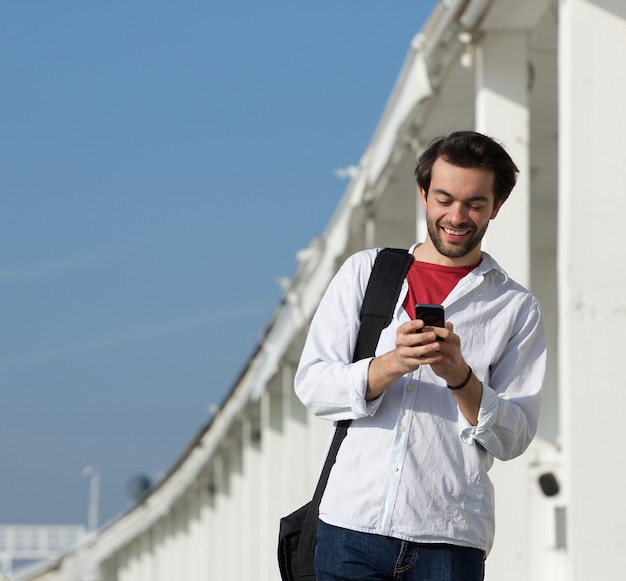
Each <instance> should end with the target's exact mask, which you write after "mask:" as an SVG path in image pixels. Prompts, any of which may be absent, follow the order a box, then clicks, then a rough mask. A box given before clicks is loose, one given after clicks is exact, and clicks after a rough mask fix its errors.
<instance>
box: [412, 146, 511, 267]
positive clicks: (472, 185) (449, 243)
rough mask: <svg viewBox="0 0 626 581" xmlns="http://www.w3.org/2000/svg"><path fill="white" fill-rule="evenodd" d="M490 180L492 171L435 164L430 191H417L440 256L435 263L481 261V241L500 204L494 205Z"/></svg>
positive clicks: (471, 262)
mask: <svg viewBox="0 0 626 581" xmlns="http://www.w3.org/2000/svg"><path fill="white" fill-rule="evenodd" d="M493 181H494V174H493V171H492V170H486V169H482V168H463V167H458V166H455V165H452V164H450V163H448V162H447V161H445V160H443V159H441V158H439V159H437V161H435V163H434V164H433V169H432V176H431V181H430V189H429V191H428V192H425V191H424V190H422V188H420V195H421V197H422V206H423V207H424V209H425V210H426V223H427V226H428V237H429V240H430V242H431V243H432V247H433V248H434V250H436V252H437V253H438V254H439V255H440V257H441V260H438V262H440V263H442V264H455V265H457V266H469V265H471V264H477V263H478V262H480V245H481V241H482V239H483V236H484V235H485V232H486V231H487V226H488V225H489V221H490V220H493V219H494V218H495V217H496V215H497V214H498V211H499V210H500V206H501V205H502V203H500V204H498V205H497V206H496V205H495V195H494V193H493ZM427 243H428V241H427ZM432 250H433V249H431V251H432Z"/></svg>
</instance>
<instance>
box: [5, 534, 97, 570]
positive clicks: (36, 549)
mask: <svg viewBox="0 0 626 581" xmlns="http://www.w3.org/2000/svg"><path fill="white" fill-rule="evenodd" d="M86 537H87V531H86V529H85V527H84V526H80V525H77V526H75V525H0V581H2V579H3V576H5V577H4V578H7V577H6V576H8V577H12V576H13V573H14V570H16V572H19V570H21V571H25V568H26V567H27V565H29V564H30V565H31V566H33V565H34V566H37V565H38V564H40V563H41V562H44V563H46V562H50V561H52V560H53V559H57V558H59V557H61V556H62V555H64V554H66V553H68V552H69V551H71V550H72V549H75V548H76V547H77V546H79V545H80V544H81V543H82V542H83V541H84V540H85V538H86ZM28 569H30V567H28Z"/></svg>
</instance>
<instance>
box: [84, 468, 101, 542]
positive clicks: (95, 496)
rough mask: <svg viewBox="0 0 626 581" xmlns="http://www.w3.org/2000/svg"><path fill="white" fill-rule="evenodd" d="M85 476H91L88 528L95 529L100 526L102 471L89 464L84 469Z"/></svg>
mask: <svg viewBox="0 0 626 581" xmlns="http://www.w3.org/2000/svg"><path fill="white" fill-rule="evenodd" d="M83 476H84V477H85V478H89V510H88V513H87V530H89V531H95V530H96V529H97V528H98V518H99V511H100V471H99V470H98V468H97V467H96V466H87V467H86V468H84V469H83Z"/></svg>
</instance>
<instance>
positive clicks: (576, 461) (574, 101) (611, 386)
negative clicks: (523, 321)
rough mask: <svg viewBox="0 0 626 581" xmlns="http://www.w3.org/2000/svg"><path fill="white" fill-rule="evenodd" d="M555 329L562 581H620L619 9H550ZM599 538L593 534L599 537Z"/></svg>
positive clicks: (590, 2)
mask: <svg viewBox="0 0 626 581" xmlns="http://www.w3.org/2000/svg"><path fill="white" fill-rule="evenodd" d="M559 22H560V32H559V84H560V89H559V135H560V152H559V168H560V172H559V320H560V333H559V341H560V345H559V347H560V368H559V372H560V378H561V392H560V395H561V402H562V405H561V410H562V416H561V420H562V426H563V447H564V452H565V470H566V483H565V484H566V492H567V497H568V499H569V506H568V525H569V526H568V529H567V533H568V550H569V563H568V572H567V579H568V580H569V581H586V580H587V579H607V580H609V579H610V580H613V579H621V578H623V577H624V572H623V563H622V554H623V551H624V548H623V538H624V524H623V523H624V521H625V520H626V508H625V507H624V503H623V502H620V499H621V497H622V496H623V493H624V487H625V486H626V466H625V464H624V462H623V460H622V450H621V445H620V443H621V441H622V439H623V431H624V430H623V426H624V417H623V416H624V409H625V408H626V380H625V379H624V377H625V374H624V358H625V355H624V345H625V341H624V338H623V333H624V329H625V328H626V267H625V266H624V265H625V263H626V261H625V259H624V227H623V222H624V216H626V186H625V185H624V168H625V159H626V147H625V146H624V134H625V132H626V105H625V104H626V67H625V66H624V64H623V57H624V55H626V5H625V4H624V2H623V0H602V1H600V0H596V1H594V0H562V1H561V2H560V10H559ZM598 526H599V527H600V528H601V532H599V530H598Z"/></svg>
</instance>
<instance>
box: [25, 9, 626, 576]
mask: <svg viewBox="0 0 626 581" xmlns="http://www.w3.org/2000/svg"><path fill="white" fill-rule="evenodd" d="M390 9H391V8H390ZM624 57H626V2H625V1H624V0H560V1H558V2H557V0H442V2H441V3H440V4H439V5H438V6H437V7H436V9H435V10H434V12H433V14H432V16H431V18H430V19H429V21H428V22H427V24H426V25H425V27H424V29H423V30H422V31H421V32H419V33H418V34H417V35H416V37H415V40H414V42H413V44H412V46H411V47H410V48H409V51H408V54H407V57H406V61H405V63H404V67H403V69H402V71H401V73H400V76H399V78H398V80H397V83H396V85H395V87H393V90H392V92H391V95H390V98H389V101H388V105H387V107H386V109H385V111H384V114H383V116H382V118H381V119H380V122H379V124H378V128H377V130H376V132H375V133H374V135H373V137H372V140H371V143H370V146H369V147H368V149H367V151H366V152H365V153H364V155H363V158H362V160H361V163H360V167H359V170H358V172H357V175H356V176H355V177H354V178H353V179H352V181H351V182H350V184H349V186H348V188H347V190H346V192H345V195H344V197H343V199H342V200H341V203H340V204H339V206H338V208H337V210H336V212H335V214H334V216H333V218H332V220H331V222H330V223H329V225H328V227H327V229H326V231H325V232H324V233H323V234H322V235H320V237H319V238H317V239H315V240H314V241H313V242H312V243H311V245H310V247H309V248H307V249H305V250H303V251H301V252H300V253H299V255H298V257H299V260H300V263H299V267H298V268H297V270H296V272H295V274H294V276H293V279H292V280H291V283H290V285H289V288H288V289H287V290H286V291H285V295H284V300H283V301H281V303H280V304H279V305H278V306H277V308H276V310H275V313H274V315H273V318H272V320H271V322H270V324H269V326H268V328H267V332H266V334H265V336H264V338H263V340H262V343H261V344H260V346H259V348H258V350H257V352H256V353H255V354H254V355H253V357H251V358H250V360H249V361H248V362H247V366H246V368H245V370H244V372H243V373H242V375H241V377H240V378H239V380H238V381H237V382H236V385H235V386H234V388H233V390H232V392H231V393H230V395H229V397H228V398H227V400H226V401H225V402H224V405H223V407H222V409H221V411H220V412H219V413H218V414H217V416H216V417H215V418H214V420H213V421H212V422H211V424H210V425H209V426H207V427H206V429H203V430H201V431H200V432H199V434H198V436H197V438H196V439H195V440H194V441H192V442H191V443H190V444H189V446H188V448H187V449H186V450H185V451H184V452H183V454H182V455H181V457H180V459H179V461H178V463H177V464H176V466H174V467H173V468H172V470H171V471H170V472H169V474H168V475H167V477H166V478H165V479H164V480H163V481H162V482H161V484H160V485H159V486H158V487H157V488H156V489H155V490H154V491H153V492H152V493H151V494H150V495H149V496H148V497H147V498H146V499H145V500H144V501H143V502H142V503H141V504H139V505H138V506H137V507H136V508H135V509H134V510H132V511H131V512H129V513H128V514H125V515H123V516H121V517H120V518H119V519H117V520H116V521H114V522H112V523H110V524H109V525H108V526H106V527H105V528H103V529H102V530H101V531H100V532H99V534H97V535H96V536H93V537H91V538H90V539H89V540H88V541H87V542H86V543H84V544H83V545H82V546H81V547H80V548H79V549H78V550H75V551H74V552H72V553H70V554H68V555H66V556H65V557H64V558H62V559H60V560H58V561H57V562H55V563H54V564H53V565H50V566H47V567H43V568H42V569H41V570H40V572H39V573H37V574H31V575H29V576H27V577H25V578H28V579H32V580H35V579H36V580H41V581H44V580H45V581H87V580H93V581H96V580H97V581H172V579H175V580H176V581H199V580H206V579H220V580H223V579H229V580H231V579H232V580H247V579H253V578H254V579H259V580H275V579H278V578H279V575H278V569H277V565H276V557H275V553H276V537H277V532H278V521H279V518H280V516H282V515H284V514H287V513H288V512H290V511H291V510H293V509H295V508H297V507H298V506H299V505H300V504H302V503H304V502H305V501H306V500H308V498H309V497H310V495H311V493H312V489H313V487H314V484H315V480H316V477H317V470H318V467H319V464H320V461H321V456H322V452H323V449H324V446H325V442H326V437H327V434H328V431H329V426H328V425H326V424H324V423H323V422H321V421H318V420H315V419H312V418H311V417H310V416H308V415H307V413H306V412H305V410H304V409H303V407H302V406H301V405H300V404H299V402H298V401H297V400H296V399H295V397H294V395H293V386H292V384H293V374H294V369H295V366H296V364H297V361H298V358H299V353H300V350H301V348H302V344H303V341H304V337H305V334H306V330H307V324H308V321H309V320H310V317H311V316H312V314H313V312H314V310H315V307H316V305H317V303H318V301H319V299H320V297H321V294H322V293H323V291H324V290H325V287H326V285H327V284H328V282H329V280H330V278H331V277H332V275H333V274H334V272H335V271H336V269H337V268H338V266H339V265H340V264H341V262H342V261H343V259H344V258H345V257H346V256H347V255H349V254H351V253H352V252H354V251H356V250H359V249H361V248H364V247H371V246H402V247H406V246H408V245H409V244H410V243H411V242H413V241H414V240H415V239H418V240H421V239H422V238H423V232H424V224H423V217H422V215H421V209H420V208H419V207H418V205H417V203H416V202H417V197H416V189H415V183H414V180H413V177H412V172H413V166H414V161H415V157H416V155H417V154H418V153H419V152H420V151H421V150H422V149H423V148H424V146H425V145H426V144H427V143H428V142H429V141H430V140H431V139H432V138H433V137H435V136H438V135H440V134H445V133H448V132H449V131H451V130H454V129H459V128H474V129H476V130H478V131H481V132H483V133H486V134H489V135H492V136H494V137H496V138H497V139H498V140H499V141H501V142H502V143H503V144H504V145H505V147H506V148H507V150H508V151H509V152H510V153H511V155H512V157H513V159H514V160H515V161H516V163H517V164H518V166H519V167H520V169H521V177H520V179H519V182H518V185H517V186H516V188H515V190H514V191H513V194H512V196H511V198H510V200H509V201H508V202H507V203H506V204H505V206H504V208H503V210H502V211H501V212H500V215H499V216H498V219H497V220H496V221H495V222H493V223H492V225H491V226H490V231H489V234H488V235H487V238H486V244H485V249H486V250H487V251H489V252H490V253H492V254H493V255H494V256H495V257H496V258H497V260H498V261H499V262H500V263H501V264H502V265H503V266H504V267H505V268H506V269H507V270H508V271H509V273H510V274H511V275H512V276H513V277H514V278H516V279H517V280H518V281H520V282H521V283H523V284H525V285H527V286H528V287H530V288H531V290H532V291H533V292H534V293H535V294H536V295H537V296H538V297H539V299H540V300H541V302H542V304H543V308H544V311H545V314H546V322H547V326H548V333H549V341H550V342H549V349H550V351H549V358H550V360H549V371H548V376H547V382H546V387H545V399H544V407H543V415H542V421H541V426H540V431H539V435H538V437H537V440H536V442H535V443H534V444H533V446H532V447H531V449H530V450H529V451H528V452H527V453H526V454H525V455H524V456H523V457H522V458H519V459H517V460H514V461H512V462H508V463H498V462H496V465H495V467H494V469H493V479H494V481H495V485H496V491H497V503H498V504H497V521H498V531H497V534H496V545H495V547H494V550H493V552H492V554H491V555H490V557H489V559H488V561H487V579H488V580H490V581H493V580H502V579H506V580H507V581H531V580H532V581H542V580H551V581H589V579H602V580H603V581H610V580H614V579H615V580H617V579H624V578H625V576H626V573H624V571H623V565H622V563H621V554H620V552H621V550H622V547H621V542H622V522H623V521H624V520H625V517H626V509H625V508H624V507H622V505H621V504H620V503H619V500H618V499H619V498H621V492H622V491H623V490H624V489H625V488H626V468H625V467H624V463H623V462H622V461H621V458H620V456H619V455H617V454H616V453H615V450H614V448H615V447H616V445H617V444H618V442H619V441H620V440H619V438H620V433H621V420H622V415H623V409H624V408H625V407H626V389H625V388H626V373H625V372H624V369H623V365H622V362H621V360H620V357H621V356H623V353H622V351H623V348H624V346H625V345H626V341H624V339H623V338H622V337H621V331H622V329H623V328H624V327H625V323H626V268H625V266H624V265H625V261H624V258H623V256H622V257H621V258H620V256H621V255H622V252H621V251H620V250H619V249H620V240H621V239H622V231H623V227H622V225H621V219H622V218H623V217H624V216H626V185H624V177H623V176H622V174H621V171H622V170H623V169H624V168H625V163H624V159H625V158H626V145H625V140H624V137H623V133H625V132H626V106H625V104H626V66H625V65H624V63H623V62H622V61H623V60H624ZM546 474H552V475H553V476H555V478H556V483H557V484H558V485H559V491H558V492H557V493H556V494H554V495H553V496H546V495H545V494H544V493H543V492H542V489H541V487H540V486H539V477H540V476H543V475H546ZM554 482H555V481H553V483H554ZM548 484H550V483H549V482H548ZM546 491H549V490H548V488H546ZM552 492H555V490H553V491H552ZM620 507H621V508H620Z"/></svg>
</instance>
